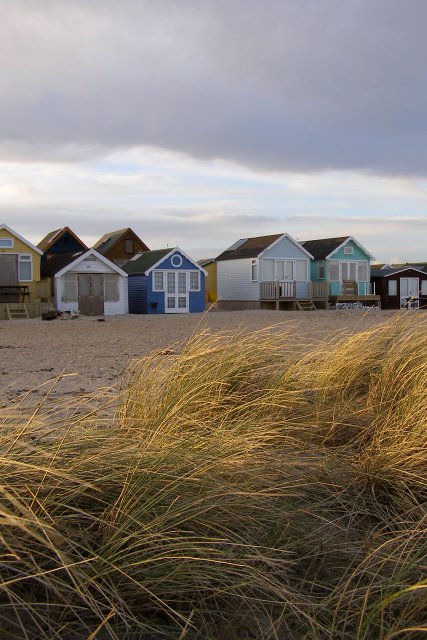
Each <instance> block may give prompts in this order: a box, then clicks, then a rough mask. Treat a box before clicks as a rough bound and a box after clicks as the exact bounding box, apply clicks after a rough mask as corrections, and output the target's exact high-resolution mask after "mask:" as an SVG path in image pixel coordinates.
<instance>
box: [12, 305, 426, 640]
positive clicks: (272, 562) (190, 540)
mask: <svg viewBox="0 0 427 640" xmlns="http://www.w3.org/2000/svg"><path fill="white" fill-rule="evenodd" d="M82 402H83V399H81V403H82ZM105 402H107V403H108V402H111V400H110V398H109V397H108V398H107V397H106V400H105ZM81 403H80V405H81ZM116 403H117V410H116V416H115V418H114V420H112V421H111V423H110V424H108V425H106V424H104V423H103V422H102V421H101V420H97V413H96V411H95V410H94V409H93V406H92V405H91V403H90V402H88V405H87V410H86V411H82V407H81V406H79V403H77V406H75V405H73V404H72V403H71V404H70V406H69V407H68V408H67V407H64V406H61V407H58V411H57V413H55V410H54V409H52V407H51V406H49V409H46V410H44V406H40V407H38V409H37V410H36V411H33V413H32V414H30V415H28V414H26V413H25V412H24V411H23V410H22V411H20V409H19V405H18V406H17V407H13V408H12V409H11V411H10V412H9V415H7V412H6V414H3V418H2V419H1V420H2V422H1V423H0V427H1V429H0V492H1V501H0V536H1V551H0V553H1V555H0V562H1V565H0V566H1V574H0V586H1V590H0V637H1V638H42V639H47V638H49V639H52V638H58V639H61V640H67V639H68V638H69V639H70V640H71V639H74V638H87V639H89V638H99V639H103V638H120V639H122V638H129V639H131V638H132V639H136V638H144V639H146V638H147V639H148V640H150V639H160V638H165V639H176V640H178V639H181V640H183V639H184V638H187V639H190V638H197V639H205V640H207V639H210V640H213V639H215V640H216V639H218V640H220V639H221V640H222V639H224V640H227V639H230V640H234V639H236V640H237V639H247V640H249V639H257V638H265V639H272V640H273V639H275V640H288V639H289V640H302V639H305V640H323V639H325V640H326V639H330V640H347V639H357V640H376V639H378V638H384V639H390V640H391V639H392V638H399V639H400V640H402V639H406V638H408V639H409V638H419V637H423V636H424V634H426V635H427V580H426V576H427V535H426V524H427V523H426V503H427V318H426V317H425V316H424V315H422V314H421V313H420V314H418V315H415V314H413V315H412V314H411V315H410V316H403V315H398V316H397V318H396V319H395V320H393V321H392V322H385V323H384V324H381V325H379V326H378V327H376V328H374V329H370V330H367V331H363V332H358V333H355V334H354V335H351V336H348V335H334V336H331V337H330V339H329V340H328V341H322V342H313V343H310V342H309V341H307V343H306V344H302V343H301V342H300V343H298V344H295V338H294V336H293V333H292V330H291V329H287V330H286V331H285V330H283V329H282V328H281V327H280V326H276V327H271V328H270V329H269V330H265V331H259V332H256V333H247V332H245V331H243V330H238V331H236V332H234V333H215V334H213V333H210V332H208V331H206V330H203V329H201V330H198V332H196V333H195V334H194V335H193V336H192V338H191V339H190V340H189V341H188V342H187V343H185V344H181V345H175V346H171V347H170V348H168V349H164V350H163V351H157V352H154V353H152V354H151V355H149V356H148V357H146V358H144V359H143V360H141V361H140V362H138V363H136V364H135V365H134V366H133V368H132V370H130V371H129V372H128V374H127V375H126V376H125V378H124V379H123V381H122V387H121V389H120V390H119V391H118V397H117V399H116Z"/></svg>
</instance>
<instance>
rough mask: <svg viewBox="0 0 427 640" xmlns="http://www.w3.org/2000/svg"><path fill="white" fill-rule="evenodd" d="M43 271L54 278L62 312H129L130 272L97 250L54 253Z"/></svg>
mask: <svg viewBox="0 0 427 640" xmlns="http://www.w3.org/2000/svg"><path fill="white" fill-rule="evenodd" d="M42 274H43V276H44V277H46V278H48V277H51V278H53V281H54V286H53V289H54V302H55V306H56V308H57V309H58V310H59V311H79V312H80V313H81V314H82V315H85V316H101V315H106V316H111V315H117V314H122V313H127V312H128V288H127V273H125V272H124V271H123V270H122V269H120V267H118V266H117V265H115V264H114V262H111V260H108V259H107V258H105V257H104V256H102V255H101V254H100V253H98V252H97V251H96V250H95V249H88V250H87V251H79V252H76V253H70V254H58V255H57V256H52V257H51V258H49V260H47V261H46V262H45V263H44V264H43V265H42Z"/></svg>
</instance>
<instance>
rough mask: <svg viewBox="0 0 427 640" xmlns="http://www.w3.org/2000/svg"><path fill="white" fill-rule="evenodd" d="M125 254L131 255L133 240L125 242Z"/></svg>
mask: <svg viewBox="0 0 427 640" xmlns="http://www.w3.org/2000/svg"><path fill="white" fill-rule="evenodd" d="M125 253H133V240H132V239H130V240H125Z"/></svg>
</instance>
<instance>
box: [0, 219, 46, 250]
mask: <svg viewBox="0 0 427 640" xmlns="http://www.w3.org/2000/svg"><path fill="white" fill-rule="evenodd" d="M2 229H4V230H5V231H7V232H8V233H10V234H11V235H12V236H15V238H17V239H18V240H20V241H21V242H23V243H24V244H26V245H27V247H30V249H32V250H33V251H36V252H37V253H39V254H40V255H42V254H43V251H41V250H40V249H39V248H38V247H35V246H34V245H33V244H31V242H29V241H28V240H26V239H25V238H24V237H23V236H21V235H20V234H19V233H18V232H17V231H14V230H13V229H11V228H10V227H9V226H8V225H7V224H5V223H4V222H2V224H0V231H1V230H2Z"/></svg>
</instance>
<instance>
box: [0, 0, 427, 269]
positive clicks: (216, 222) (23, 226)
mask: <svg viewBox="0 0 427 640" xmlns="http://www.w3.org/2000/svg"><path fill="white" fill-rule="evenodd" d="M426 25H427V1H426V0H374V1H373V0H120V2H118V1H117V0H0V222H5V223H6V224H8V225H9V226H11V227H13V228H14V229H15V230H16V231H18V232H19V233H21V234H22V235H24V236H25V237H27V238H28V239H29V240H31V241H32V242H38V241H39V240H40V239H41V238H42V237H43V236H44V235H45V234H46V233H47V232H49V231H51V230H53V229H56V228H59V227H62V226H65V225H68V226H70V227H71V228H72V229H73V231H75V233H77V235H79V236H80V237H81V238H82V240H84V241H85V242H86V243H88V244H92V243H93V242H95V241H96V240H97V239H98V238H99V237H100V236H101V235H102V234H103V233H105V232H107V231H112V230H114V229H118V228H121V227H125V226H126V227H127V226H130V227H132V228H133V229H134V231H135V232H136V233H137V234H138V235H140V236H141V238H142V239H143V240H144V241H145V242H146V243H147V244H148V245H149V246H150V247H151V248H159V247H163V246H165V245H169V246H175V245H179V246H180V247H182V248H183V249H184V250H185V251H187V252H188V253H190V254H191V255H192V256H193V257H194V258H200V257H210V256H214V255H216V254H218V253H219V252H220V251H222V250H223V249H225V248H226V247H227V246H229V245H230V244H232V243H233V242H234V241H235V240H237V239H238V238H243V237H248V236H255V235H264V234H270V233H279V232H288V233H290V234H291V235H293V236H294V237H295V238H299V239H312V238H321V237H329V236H336V235H347V234H349V235H354V236H356V238H357V239H358V240H359V241H360V242H362V244H364V245H365V246H366V247H367V249H368V250H369V251H370V252H371V253H373V254H374V255H375V256H376V258H377V259H378V260H379V261H389V260H391V259H393V258H398V259H400V260H405V261H417V260H424V261H426V260H427V115H426V114H427V73H426V60H427V38H426V37H425V30H426Z"/></svg>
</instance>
